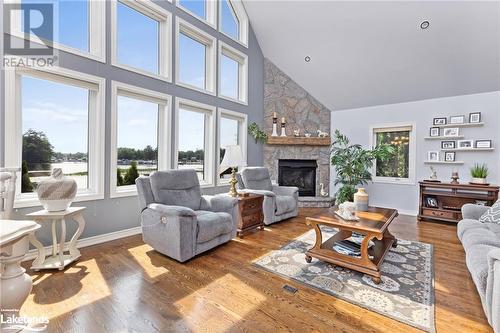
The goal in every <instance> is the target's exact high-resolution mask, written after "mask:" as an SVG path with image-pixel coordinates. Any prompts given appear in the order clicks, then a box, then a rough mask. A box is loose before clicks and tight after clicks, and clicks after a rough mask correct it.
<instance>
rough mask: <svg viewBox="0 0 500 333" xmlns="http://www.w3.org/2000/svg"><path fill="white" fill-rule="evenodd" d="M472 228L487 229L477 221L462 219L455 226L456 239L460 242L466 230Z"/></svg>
mask: <svg viewBox="0 0 500 333" xmlns="http://www.w3.org/2000/svg"><path fill="white" fill-rule="evenodd" d="M474 228H480V229H487V226H486V225H484V224H483V223H481V222H479V221H478V220H471V219H463V220H462V221H460V222H458V225H457V235H458V239H460V240H462V237H463V235H464V233H465V232H466V231H467V230H470V229H474Z"/></svg>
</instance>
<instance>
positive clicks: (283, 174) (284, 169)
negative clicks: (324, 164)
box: [278, 160, 318, 197]
mask: <svg viewBox="0 0 500 333" xmlns="http://www.w3.org/2000/svg"><path fill="white" fill-rule="evenodd" d="M317 167H318V164H317V163H316V161H315V160H279V161H278V183H279V184H280V185H281V186H297V187H298V188H299V196H301V197H306V196H311V197H314V196H316V168H317Z"/></svg>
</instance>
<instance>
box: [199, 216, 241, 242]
mask: <svg viewBox="0 0 500 333" xmlns="http://www.w3.org/2000/svg"><path fill="white" fill-rule="evenodd" d="M194 213H195V214H196V219H197V220H198V228H197V230H198V231H197V236H196V241H197V242H198V243H204V242H208V241H210V240H212V239H214V238H215V237H218V236H220V235H224V234H227V233H230V232H231V230H232V228H233V223H232V220H231V215H229V214H228V213H223V212H218V213H214V212H209V211H206V210H197V211H195V212H194Z"/></svg>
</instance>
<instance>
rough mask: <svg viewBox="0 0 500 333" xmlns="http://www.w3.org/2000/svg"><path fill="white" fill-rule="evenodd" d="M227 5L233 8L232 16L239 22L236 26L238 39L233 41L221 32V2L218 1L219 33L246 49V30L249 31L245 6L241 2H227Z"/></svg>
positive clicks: (238, 0) (239, 0)
mask: <svg viewBox="0 0 500 333" xmlns="http://www.w3.org/2000/svg"><path fill="white" fill-rule="evenodd" d="M227 1H228V3H229V5H230V6H232V7H233V11H234V14H235V15H236V19H237V21H238V22H239V26H238V33H239V36H238V39H234V38H233V37H231V36H229V35H228V34H226V33H224V32H223V31H222V1H219V31H220V32H221V33H222V34H223V35H224V36H226V37H228V38H230V39H231V40H234V41H236V42H238V43H240V44H241V45H243V46H245V47H248V30H249V20H248V15H247V12H246V10H245V6H244V5H243V2H242V1H241V0H227Z"/></svg>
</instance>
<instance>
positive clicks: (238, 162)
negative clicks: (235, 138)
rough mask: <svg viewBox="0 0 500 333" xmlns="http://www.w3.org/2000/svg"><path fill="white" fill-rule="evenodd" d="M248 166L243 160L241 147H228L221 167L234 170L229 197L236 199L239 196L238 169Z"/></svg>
mask: <svg viewBox="0 0 500 333" xmlns="http://www.w3.org/2000/svg"><path fill="white" fill-rule="evenodd" d="M246 165H247V164H246V162H245V160H244V159H243V154H242V153H241V147H240V146H236V145H229V146H226V152H225V154H224V158H223V159H222V162H221V164H220V166H221V167H223V168H232V172H231V180H230V181H229V184H231V187H230V188H229V195H230V196H232V197H236V196H237V195H238V192H236V183H238V181H237V180H236V167H238V166H246Z"/></svg>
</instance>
